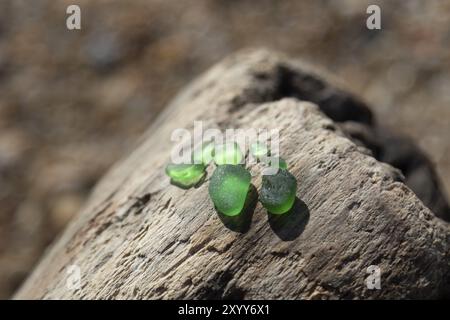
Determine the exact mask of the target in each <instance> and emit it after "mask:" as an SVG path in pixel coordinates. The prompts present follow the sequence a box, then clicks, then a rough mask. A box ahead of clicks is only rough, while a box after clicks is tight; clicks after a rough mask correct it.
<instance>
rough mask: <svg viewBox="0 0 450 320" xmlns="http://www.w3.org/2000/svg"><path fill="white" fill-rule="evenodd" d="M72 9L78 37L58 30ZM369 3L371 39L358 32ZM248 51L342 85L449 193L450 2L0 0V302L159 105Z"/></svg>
mask: <svg viewBox="0 0 450 320" xmlns="http://www.w3.org/2000/svg"><path fill="white" fill-rule="evenodd" d="M69 4H78V5H79V6H80V7H81V10H82V30H81V31H68V30H67V29H66V24H65V19H66V17H67V16H66V14H65V11H66V7H67V6H68V5H69ZM369 4H378V5H379V6H380V7H381V10H382V30H380V31H370V30H367V29H366V27H365V24H366V18H367V14H366V8H367V6H368V5H369ZM245 47H267V48H272V49H276V50H279V51H282V52H285V53H287V54H289V55H291V56H292V57H296V58H301V59H304V60H306V61H308V62H311V63H313V64H316V65H318V66H320V67H321V68H323V69H325V70H329V71H330V72H331V73H333V74H335V75H336V77H338V78H341V79H342V80H344V81H345V82H346V84H347V86H348V88H349V89H350V90H351V91H353V92H355V93H357V94H358V95H359V96H361V97H362V98H363V99H364V100H365V101H366V102H368V103H369V104H370V105H371V106H372V107H373V111H374V113H375V114H376V116H377V119H378V122H380V123H381V124H383V125H386V126H388V127H390V128H393V129H394V130H395V131H396V132H399V133H401V134H405V135H407V136H409V137H410V138H411V139H413V140H414V141H416V142H417V143H418V144H419V146H420V147H421V148H422V149H423V150H424V151H425V152H426V153H427V154H428V155H429V157H430V159H431V160H432V161H433V163H434V164H435V166H436V168H437V171H438V173H439V175H440V178H441V180H442V182H443V184H444V186H445V187H446V190H447V191H449V190H450V162H449V156H450V147H449V143H448V138H449V137H450V73H449V69H450V63H449V62H450V1H444V0H442V1H441V0H431V1H430V0H427V1H425V0H417V1H414V0H409V1H401V0H389V1H375V0H371V1H365V0H328V1H325V0H324V1H306V0H305V1H303V0H282V1H279V0H278V1H276V0H273V1H269V0H258V1H250V0H243V1H237V0H183V1H181V0H151V1H150V0H128V1H127V0H109V1H106V0H95V1H93V0H91V1H89V0H70V1H65V0H64V1H59V0H58V1H54V0H2V1H0V275H1V276H0V298H8V297H9V296H10V295H11V293H12V292H13V291H14V290H15V289H16V288H17V286H18V285H20V283H21V281H22V280H23V279H24V277H26V275H27V274H28V272H29V271H30V269H31V268H32V267H33V265H34V264H35V263H36V261H37V260H38V259H39V257H40V256H41V254H42V252H43V250H44V249H45V248H46V246H47V245H48V244H49V243H50V242H51V240H52V239H53V238H54V237H55V236H56V235H57V234H58V232H59V231H61V229H62V228H63V227H64V226H65V225H66V223H67V222H68V221H69V219H70V218H71V217H72V216H73V215H74V214H75V213H76V212H77V210H78V209H79V208H80V206H81V205H82V203H83V201H84V199H85V198H86V196H87V195H88V193H89V191H90V189H91V188H92V187H93V186H94V184H95V183H96V181H97V180H98V179H99V178H100V177H101V176H102V174H103V173H104V172H105V171H106V170H107V169H108V167H109V166H110V165H111V164H112V163H113V162H115V161H116V160H117V159H118V158H120V157H121V156H123V155H125V154H127V152H129V151H130V150H131V149H133V145H134V142H135V141H136V139H137V138H138V137H139V135H140V134H141V133H142V132H143V130H145V128H146V127H147V126H148V125H149V124H150V123H151V121H152V120H153V119H154V118H155V116H156V115H157V114H158V112H159V111H160V110H161V109H162V108H163V107H164V105H165V104H166V103H167V102H168V101H169V99H170V98H171V97H172V96H173V95H174V94H175V93H176V92H177V91H178V90H179V89H180V88H181V87H182V86H183V85H185V84H187V83H188V82H189V81H190V80H191V79H193V78H194V77H195V76H196V75H198V74H199V73H201V72H202V71H204V70H206V69H207V68H208V67H209V66H211V65H212V64H214V63H215V62H217V61H219V60H220V59H222V58H223V57H224V56H226V55H228V54H229V53H232V52H234V51H236V50H238V49H241V48H245ZM447 195H448V192H447Z"/></svg>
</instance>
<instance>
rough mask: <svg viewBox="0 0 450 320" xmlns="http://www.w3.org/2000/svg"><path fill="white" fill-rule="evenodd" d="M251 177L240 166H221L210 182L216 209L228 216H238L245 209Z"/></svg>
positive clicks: (210, 193) (210, 191) (210, 192)
mask: <svg viewBox="0 0 450 320" xmlns="http://www.w3.org/2000/svg"><path fill="white" fill-rule="evenodd" d="M250 180H251V175H250V172H248V171H247V170H246V169H245V168H244V167H242V166H240V165H221V166H218V167H217V168H216V170H215V171H214V173H213V175H212V176H211V180H210V182H209V196H210V197H211V200H212V201H213V203H214V205H215V207H216V209H217V210H218V211H219V212H221V213H223V214H224V215H227V216H236V215H238V214H239V213H241V211H242V210H243V208H244V205H245V199H246V198H247V194H248V191H249V188H250Z"/></svg>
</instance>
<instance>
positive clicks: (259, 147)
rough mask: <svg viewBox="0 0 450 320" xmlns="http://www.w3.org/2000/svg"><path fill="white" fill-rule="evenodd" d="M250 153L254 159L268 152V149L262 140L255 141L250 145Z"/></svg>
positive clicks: (264, 155)
mask: <svg viewBox="0 0 450 320" xmlns="http://www.w3.org/2000/svg"><path fill="white" fill-rule="evenodd" d="M250 153H251V154H252V156H254V157H255V158H256V159H261V158H263V157H266V156H267V155H268V154H269V149H268V148H267V146H266V145H265V144H264V143H262V142H255V143H252V144H251V145H250Z"/></svg>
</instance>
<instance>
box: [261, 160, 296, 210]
mask: <svg viewBox="0 0 450 320" xmlns="http://www.w3.org/2000/svg"><path fill="white" fill-rule="evenodd" d="M296 192H297V180H296V179H295V177H294V176H293V175H292V174H291V173H289V172H288V171H287V170H285V169H279V170H278V173H276V174H274V175H263V177H262V186H261V192H260V195H259V200H260V201H261V203H262V205H263V206H264V207H265V208H266V209H267V210H268V211H269V212H270V213H273V214H283V213H286V212H288V211H289V210H290V209H291V208H292V206H293V205H294V202H295V194H296Z"/></svg>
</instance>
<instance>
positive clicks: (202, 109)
mask: <svg viewBox="0 0 450 320" xmlns="http://www.w3.org/2000/svg"><path fill="white" fill-rule="evenodd" d="M286 70H288V71H289V72H290V73H291V74H294V75H295V74H296V75H297V76H299V77H300V79H307V80H308V79H309V80H308V81H306V82H305V81H304V82H301V83H300V84H297V85H296V86H297V87H298V86H300V87H302V84H303V85H304V84H307V83H309V84H310V85H312V87H310V88H305V87H303V89H304V91H305V92H306V93H310V92H314V94H315V97H313V98H311V95H310V96H309V97H310V98H311V99H308V100H311V101H313V102H316V103H319V104H320V105H321V109H322V111H323V112H325V113H327V114H328V115H329V116H332V118H336V117H338V119H335V120H336V121H343V120H346V119H339V117H341V116H340V115H339V112H340V108H344V107H345V108H353V109H352V110H354V112H350V113H347V114H351V115H352V116H351V117H350V118H351V119H349V120H356V121H360V122H363V123H370V122H371V121H372V119H371V117H370V113H367V110H366V107H365V105H364V104H362V103H360V102H359V101H357V100H356V99H354V98H353V97H352V96H351V95H349V94H347V93H345V92H344V91H342V90H340V89H338V87H337V86H336V85H335V84H325V83H323V82H320V81H319V82H318V80H317V81H316V80H315V79H317V78H316V75H315V73H314V72H312V71H311V70H310V69H309V68H308V67H306V66H302V65H299V64H298V63H296V62H291V61H290V60H289V59H286V58H285V57H282V56H279V55H277V54H274V53H271V52H267V51H261V50H259V51H252V52H243V53H240V54H237V55H234V56H232V57H230V58H228V59H226V60H224V61H223V62H222V63H220V64H218V65H217V66H215V67H214V68H212V69H211V70H210V71H208V72H207V73H206V74H204V75H203V76H201V77H200V78H199V79H198V80H196V81H194V82H193V83H192V84H191V85H190V86H189V87H188V88H186V89H185V90H184V91H183V92H182V93H181V94H180V95H179V96H178V97H177V98H176V99H175V100H174V101H173V102H172V103H171V104H170V106H168V108H167V109H166V111H165V112H164V113H163V114H162V115H161V116H160V117H159V119H158V120H157V121H156V122H155V123H154V124H153V125H152V126H151V128H149V130H148V132H147V133H146V134H145V135H144V136H143V138H142V139H141V142H140V144H139V146H138V147H137V149H136V150H135V151H134V152H133V153H132V154H130V155H129V156H128V157H126V159H124V160H123V161H121V162H120V163H118V164H117V165H116V166H115V167H114V168H113V169H112V170H111V171H110V172H109V173H108V174H107V175H106V176H105V177H104V179H102V181H101V182H100V183H99V185H98V186H97V187H96V189H95V191H94V192H93V194H92V196H91V198H90V200H89V202H88V203H87V204H86V206H85V208H84V210H83V211H82V212H80V213H79V214H78V215H77V216H76V218H75V219H74V220H73V221H72V223H71V224H70V225H69V227H68V228H67V229H66V231H65V232H64V233H63V234H62V236H61V237H60V238H59V239H58V240H57V241H56V242H55V243H54V245H53V246H52V248H51V249H50V250H49V251H48V252H47V253H46V255H45V256H44V258H43V259H42V261H41V262H40V264H39V265H38V267H37V268H36V269H35V270H34V272H33V273H32V275H31V276H30V277H29V278H28V280H27V281H26V283H25V284H24V285H23V286H22V288H21V289H20V290H19V291H18V292H17V294H16V295H15V298H16V299H22V298H32V299H41V298H44V299H55V298H56V299H64V298H69V299H72V298H82V299H97V298H101V299H157V298H168V299H175V298H181V299H185V298H195V299H206V298H247V299H252V298H266V299H299V298H306V299H313V298H438V297H442V296H445V295H448V288H450V286H449V284H450V262H449V261H450V260H449V257H450V227H449V225H448V224H446V223H445V222H443V221H442V220H439V219H437V218H436V217H435V216H434V214H433V213H432V212H431V211H430V210H429V209H428V208H427V207H425V205H424V204H423V203H422V202H421V201H420V200H419V199H418V198H417V197H416V195H415V194H414V193H413V192H412V191H411V190H410V189H409V188H408V187H407V186H406V185H405V184H404V183H403V182H402V175H401V173H400V172H399V171H398V170H397V169H395V168H393V167H391V166H390V165H388V164H385V163H381V162H379V161H377V160H376V159H375V158H374V157H372V155H371V153H370V151H369V150H368V149H366V148H364V147H361V146H357V145H356V144H355V143H354V142H352V141H351V140H350V139H349V138H348V137H347V136H346V135H345V134H344V132H343V131H342V130H341V128H340V126H339V125H338V124H336V123H335V122H334V121H332V120H331V119H330V118H329V117H327V116H325V115H324V113H323V112H322V111H320V109H319V108H318V107H317V106H316V105H315V104H313V103H311V102H305V101H301V100H300V97H299V96H297V97H292V95H289V94H287V93H288V92H289V90H290V89H289V83H288V84H286V82H283V81H284V80H283V81H282V79H283V77H282V76H280V75H282V74H283V72H284V73H285V72H286ZM332 82H333V81H332ZM333 83H334V82H333ZM297 92H298V91H297ZM286 96H291V97H288V98H286ZM321 99H322V100H321ZM324 99H325V100H324ZM314 100H316V101H314ZM324 101H325V102H326V103H325V105H328V109H327V108H324V107H323V106H324ZM333 101H334V103H333ZM333 113H334V115H333ZM336 114H337V116H336ZM342 117H344V116H342ZM344 118H345V117H344ZM195 120H201V121H203V122H204V126H205V127H207V128H218V129H225V128H230V127H231V128H249V127H254V128H268V129H271V128H277V129H279V130H280V132H281V133H280V134H281V152H282V154H283V155H284V157H285V159H286V160H287V162H288V164H289V167H290V171H291V172H292V173H293V174H294V175H295V176H296V177H297V180H298V185H299V187H298V191H297V196H298V200H297V202H296V204H295V207H294V210H292V212H290V213H289V214H288V215H285V216H281V217H278V218H274V217H271V216H270V215H268V214H267V212H266V211H265V210H264V208H263V207H262V206H261V204H259V203H258V204H256V207H255V208H254V210H249V211H248V212H246V214H245V215H244V216H243V217H240V218H239V219H240V220H239V221H233V220H230V219H226V218H225V217H222V216H220V215H219V214H218V213H217V212H216V211H215V210H214V208H213V205H212V203H211V201H210V200H209V198H208V193H207V187H208V181H206V182H205V183H204V184H202V185H201V186H200V187H198V188H193V189H190V190H182V189H179V188H177V187H174V186H172V185H170V184H169V179H168V178H167V177H166V176H165V174H164V167H165V165H166V164H167V162H168V161H169V159H170V151H171V147H172V146H173V144H172V143H171V142H170V135H171V132H172V131H173V130H174V129H175V128H186V129H192V127H193V124H194V121H195ZM210 173H211V172H210ZM253 182H254V185H255V188H256V189H258V188H259V187H260V179H258V178H255V179H254V181H253ZM70 265H77V266H79V267H80V268H81V276H82V280H81V284H82V286H81V288H80V289H79V290H69V289H68V288H67V277H68V275H67V268H68V267H69V266H70ZM370 265H378V266H379V267H380V268H381V272H382V274H381V286H382V288H381V290H369V289H367V287H366V283H365V279H366V277H367V276H368V274H367V273H366V270H367V267H368V266H370Z"/></svg>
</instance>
